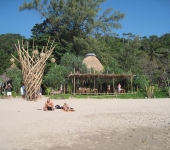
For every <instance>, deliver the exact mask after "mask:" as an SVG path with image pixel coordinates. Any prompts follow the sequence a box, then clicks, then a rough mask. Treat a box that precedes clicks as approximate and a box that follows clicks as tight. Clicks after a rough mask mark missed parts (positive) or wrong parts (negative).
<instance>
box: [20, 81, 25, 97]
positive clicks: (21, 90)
mask: <svg viewBox="0 0 170 150" xmlns="http://www.w3.org/2000/svg"><path fill="white" fill-rule="evenodd" d="M20 92H21V96H22V98H23V99H25V86H24V85H23V84H22V86H21V89H20Z"/></svg>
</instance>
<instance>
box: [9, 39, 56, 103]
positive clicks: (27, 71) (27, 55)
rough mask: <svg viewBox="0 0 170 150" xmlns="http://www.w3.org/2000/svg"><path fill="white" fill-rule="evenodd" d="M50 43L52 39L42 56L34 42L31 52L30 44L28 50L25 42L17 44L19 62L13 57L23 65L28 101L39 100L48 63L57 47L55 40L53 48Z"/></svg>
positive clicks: (43, 50)
mask: <svg viewBox="0 0 170 150" xmlns="http://www.w3.org/2000/svg"><path fill="white" fill-rule="evenodd" d="M49 42H50V38H49V40H48V42H47V45H46V46H45V47H43V48H42V50H41V53H40V54H39V51H38V48H37V46H34V42H33V49H32V51H29V49H28V42H27V43H26V49H25V48H24V44H23V41H22V44H20V42H19V41H18V45H16V44H15V47H16V49H17V52H18V56H19V60H18V59H17V58H16V57H14V56H13V55H12V56H13V58H14V59H16V60H17V61H18V62H20V64H21V69H22V75H23V82H24V85H25V89H26V95H25V97H26V100H34V101H35V100H37V97H38V92H39V90H40V86H41V83H42V77H43V73H44V69H45V65H46V61H47V59H48V58H49V57H50V55H51V53H52V52H53V49H54V48H55V46H56V45H54V46H53V44H54V40H53V42H52V43H51V46H49Z"/></svg>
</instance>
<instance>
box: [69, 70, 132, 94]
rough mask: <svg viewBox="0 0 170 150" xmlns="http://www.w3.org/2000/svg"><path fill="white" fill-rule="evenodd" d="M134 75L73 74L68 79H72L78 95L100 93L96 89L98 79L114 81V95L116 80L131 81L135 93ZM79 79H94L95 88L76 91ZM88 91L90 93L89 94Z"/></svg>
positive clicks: (75, 92) (74, 89) (75, 91)
mask: <svg viewBox="0 0 170 150" xmlns="http://www.w3.org/2000/svg"><path fill="white" fill-rule="evenodd" d="M133 76H134V75H133V74H132V73H130V74H95V73H94V74H81V73H78V72H77V73H75V71H74V73H71V74H70V75H69V76H68V78H72V79H73V84H74V88H73V93H74V94H78V93H86V94H90V93H94V94H95V93H98V89H96V86H95V80H96V79H98V78H102V79H106V80H109V81H112V87H113V93H114V92H115V91H114V90H115V86H114V85H115V79H129V80H130V83H131V84H130V86H131V87H130V88H131V91H133V90H132V89H133V88H132V78H133ZM77 79H82V80H87V79H93V81H94V88H93V89H92V90H91V92H90V90H89V89H88V88H81V89H80V90H79V91H78V90H76V80H77ZM87 91H88V92H87ZM122 92H123V93H124V92H125V90H124V89H123V90H122Z"/></svg>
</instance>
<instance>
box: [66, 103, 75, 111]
mask: <svg viewBox="0 0 170 150" xmlns="http://www.w3.org/2000/svg"><path fill="white" fill-rule="evenodd" d="M63 110H64V111H75V110H74V108H70V107H69V106H68V104H67V103H64V105H63Z"/></svg>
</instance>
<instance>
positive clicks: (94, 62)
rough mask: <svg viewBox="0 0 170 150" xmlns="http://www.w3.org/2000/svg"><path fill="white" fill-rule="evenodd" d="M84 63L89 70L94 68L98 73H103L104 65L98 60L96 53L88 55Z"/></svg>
mask: <svg viewBox="0 0 170 150" xmlns="http://www.w3.org/2000/svg"><path fill="white" fill-rule="evenodd" d="M83 63H85V64H86V65H87V68H88V69H91V68H93V69H94V70H96V71H98V72H103V65H102V64H101V62H100V61H99V60H98V59H97V58H96V55H95V54H94V53H88V54H86V57H85V58H84V60H83Z"/></svg>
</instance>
